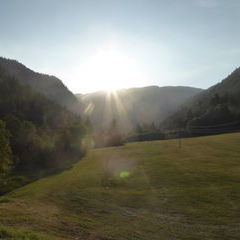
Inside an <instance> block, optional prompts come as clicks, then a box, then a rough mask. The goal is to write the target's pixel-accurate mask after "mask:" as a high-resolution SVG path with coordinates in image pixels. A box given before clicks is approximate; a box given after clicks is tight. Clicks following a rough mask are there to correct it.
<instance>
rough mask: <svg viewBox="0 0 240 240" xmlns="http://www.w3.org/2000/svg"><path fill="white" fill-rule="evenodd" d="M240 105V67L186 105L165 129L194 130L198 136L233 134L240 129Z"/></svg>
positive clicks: (171, 117) (167, 121)
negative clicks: (222, 133)
mask: <svg viewBox="0 0 240 240" xmlns="http://www.w3.org/2000/svg"><path fill="white" fill-rule="evenodd" d="M239 106H240V68H237V69H236V70H235V71H233V72H232V73H231V74H230V75H229V76H228V77H227V78H225V79H224V80H223V81H221V82H220V83H218V84H216V85H214V86H212V87H210V88H209V89H207V90H205V91H203V92H202V93H200V94H199V95H197V96H195V97H194V98H192V99H191V100H190V101H188V102H187V103H186V104H184V105H182V106H181V108H180V109H179V110H178V111H177V112H176V113H174V114H173V115H171V116H170V117H169V118H167V119H166V120H165V121H164V122H163V123H162V127H163V128H168V129H174V128H179V127H180V128H187V127H191V128H194V132H195V133H196V134H197V135H202V133H206V134H208V133H218V132H220V133H221V132H224V131H226V132H229V131H230V132H231V131H234V130H237V129H238V128H239V125H240V107H239ZM226 124H227V125H226ZM218 125H219V127H218ZM204 126H208V128H209V126H210V129H207V128H204ZM213 126H215V127H214V128H213ZM204 131H205V132H204ZM198 133H199V134H198Z"/></svg>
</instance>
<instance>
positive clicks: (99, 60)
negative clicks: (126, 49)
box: [75, 48, 141, 92]
mask: <svg viewBox="0 0 240 240" xmlns="http://www.w3.org/2000/svg"><path fill="white" fill-rule="evenodd" d="M76 70H77V72H76V73H75V74H76V75H77V76H78V79H79V78H80V79H81V80H82V81H80V82H79V84H81V86H82V87H84V88H85V89H87V88H88V89H89V90H90V91H92V90H91V88H92V89H93V91H94V90H105V91H108V92H113V91H115V90H116V89H119V88H128V87H132V86H134V83H135V82H139V80H140V78H141V74H140V68H139V67H138V66H137V63H136V61H135V60H134V59H133V58H131V57H129V56H127V55H126V54H124V53H122V52H120V51H118V50H116V49H114V48H102V49H99V50H98V51H97V52H96V54H95V55H94V56H91V57H89V58H87V59H86V60H85V62H84V63H83V64H80V66H78V67H77V69H76Z"/></svg>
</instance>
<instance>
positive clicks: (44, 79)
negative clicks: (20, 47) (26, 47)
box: [0, 57, 81, 114]
mask: <svg viewBox="0 0 240 240" xmlns="http://www.w3.org/2000/svg"><path fill="white" fill-rule="evenodd" d="M0 68H1V69H2V71H5V73H6V74H7V75H9V76H12V77H15V78H16V79H17V80H19V81H20V82H22V83H25V84H28V85H30V86H31V87H32V88H34V89H35V90H36V91H38V92H40V93H41V94H44V95H45V96H46V97H48V98H49V99H51V100H53V101H55V102H56V103H58V104H60V105H61V106H63V107H66V108H68V109H69V110H71V111H72V112H74V113H77V114H80V113H81V103H80V102H79V101H78V100H77V98H76V97H75V95H74V94H73V93H72V92H71V91H70V90H69V89H68V88H67V87H66V86H65V85H64V83H63V82H62V81H61V80H60V79H58V78H57V77H55V76H53V75H48V74H43V73H39V72H36V71H33V70H31V69H30V68H28V67H26V66H25V65H24V64H22V63H20V62H18V61H17V60H12V59H7V58H3V57H0Z"/></svg>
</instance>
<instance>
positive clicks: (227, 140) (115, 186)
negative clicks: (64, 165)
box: [0, 134, 240, 240]
mask: <svg viewBox="0 0 240 240" xmlns="http://www.w3.org/2000/svg"><path fill="white" fill-rule="evenodd" d="M239 199H240V134H227V135H219V136H211V137H201V138H192V139H183V146H182V148H181V149H179V148H178V144H177V140H167V141H154V142H142V143H131V144H127V145H126V146H122V147H116V148H106V149H97V150H93V151H91V152H90V153H89V154H88V156H87V157H85V158H84V159H83V160H82V161H81V162H79V163H77V164H76V165H75V166H74V168H72V169H70V170H67V171H65V172H63V173H61V174H57V175H55V176H51V177H47V178H44V179H41V180H38V181H36V182H34V183H32V184H29V185H26V186H24V187H22V188H20V189H18V190H16V191H14V192H12V193H10V194H8V195H5V196H3V197H2V198H0V223H1V224H2V225H4V226H11V229H13V228H14V229H18V231H21V232H22V231H33V232H34V233H38V234H44V236H48V237H49V238H50V239H84V240H85V239H87V240H88V239H92V240H93V239H96V240H135V239H136V240H148V239H151V240H161V239H162V240H170V239H171V240H177V239H178V240H179V239H181V240H190V239H191V240H198V239H199V240H200V239H206V240H219V239H222V240H224V239H226V240H229V239H240V211H239V210H240V201H239ZM0 232H1V228H0ZM0 236H1V235H0ZM53 237H54V238H53ZM11 239H21V238H17V237H15V236H13V237H12V238H11ZM23 239H24V238H23ZM26 239H28V238H26ZM29 239H31V238H29ZM33 239H34V238H33ZM36 239H38V238H36ZM39 239H41V238H39Z"/></svg>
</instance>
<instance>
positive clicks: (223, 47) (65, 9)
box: [0, 0, 240, 93]
mask: <svg viewBox="0 0 240 240" xmlns="http://www.w3.org/2000/svg"><path fill="white" fill-rule="evenodd" d="M239 13H240V1H239V0H168V1H166V0H95V1H94V0H84V1H81V0H41V1H39V0H0V55H2V56H4V57H7V58H14V59H17V60H18V61H20V62H22V63H23V64H25V65H26V66H28V67H30V68H31V69H33V70H35V71H39V72H44V73H48V74H53V75H56V76H57V77H59V78H60V79H61V80H62V81H63V82H64V83H65V84H66V85H67V86H68V87H69V89H70V90H71V91H73V92H75V93H85V92H91V91H96V90H100V89H105V88H108V87H111V88H114V87H126V88H128V87H138V86H147V85H158V86H165V85H188V86H195V87H201V88H207V87H209V86H211V85H213V84H215V83H216V82H218V81H220V80H221V79H223V78H224V77H226V76H227V75H228V74H229V73H230V72H231V71H233V70H234V69H235V68H236V67H239V66H240V31H239V29H240V14H239Z"/></svg>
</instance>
